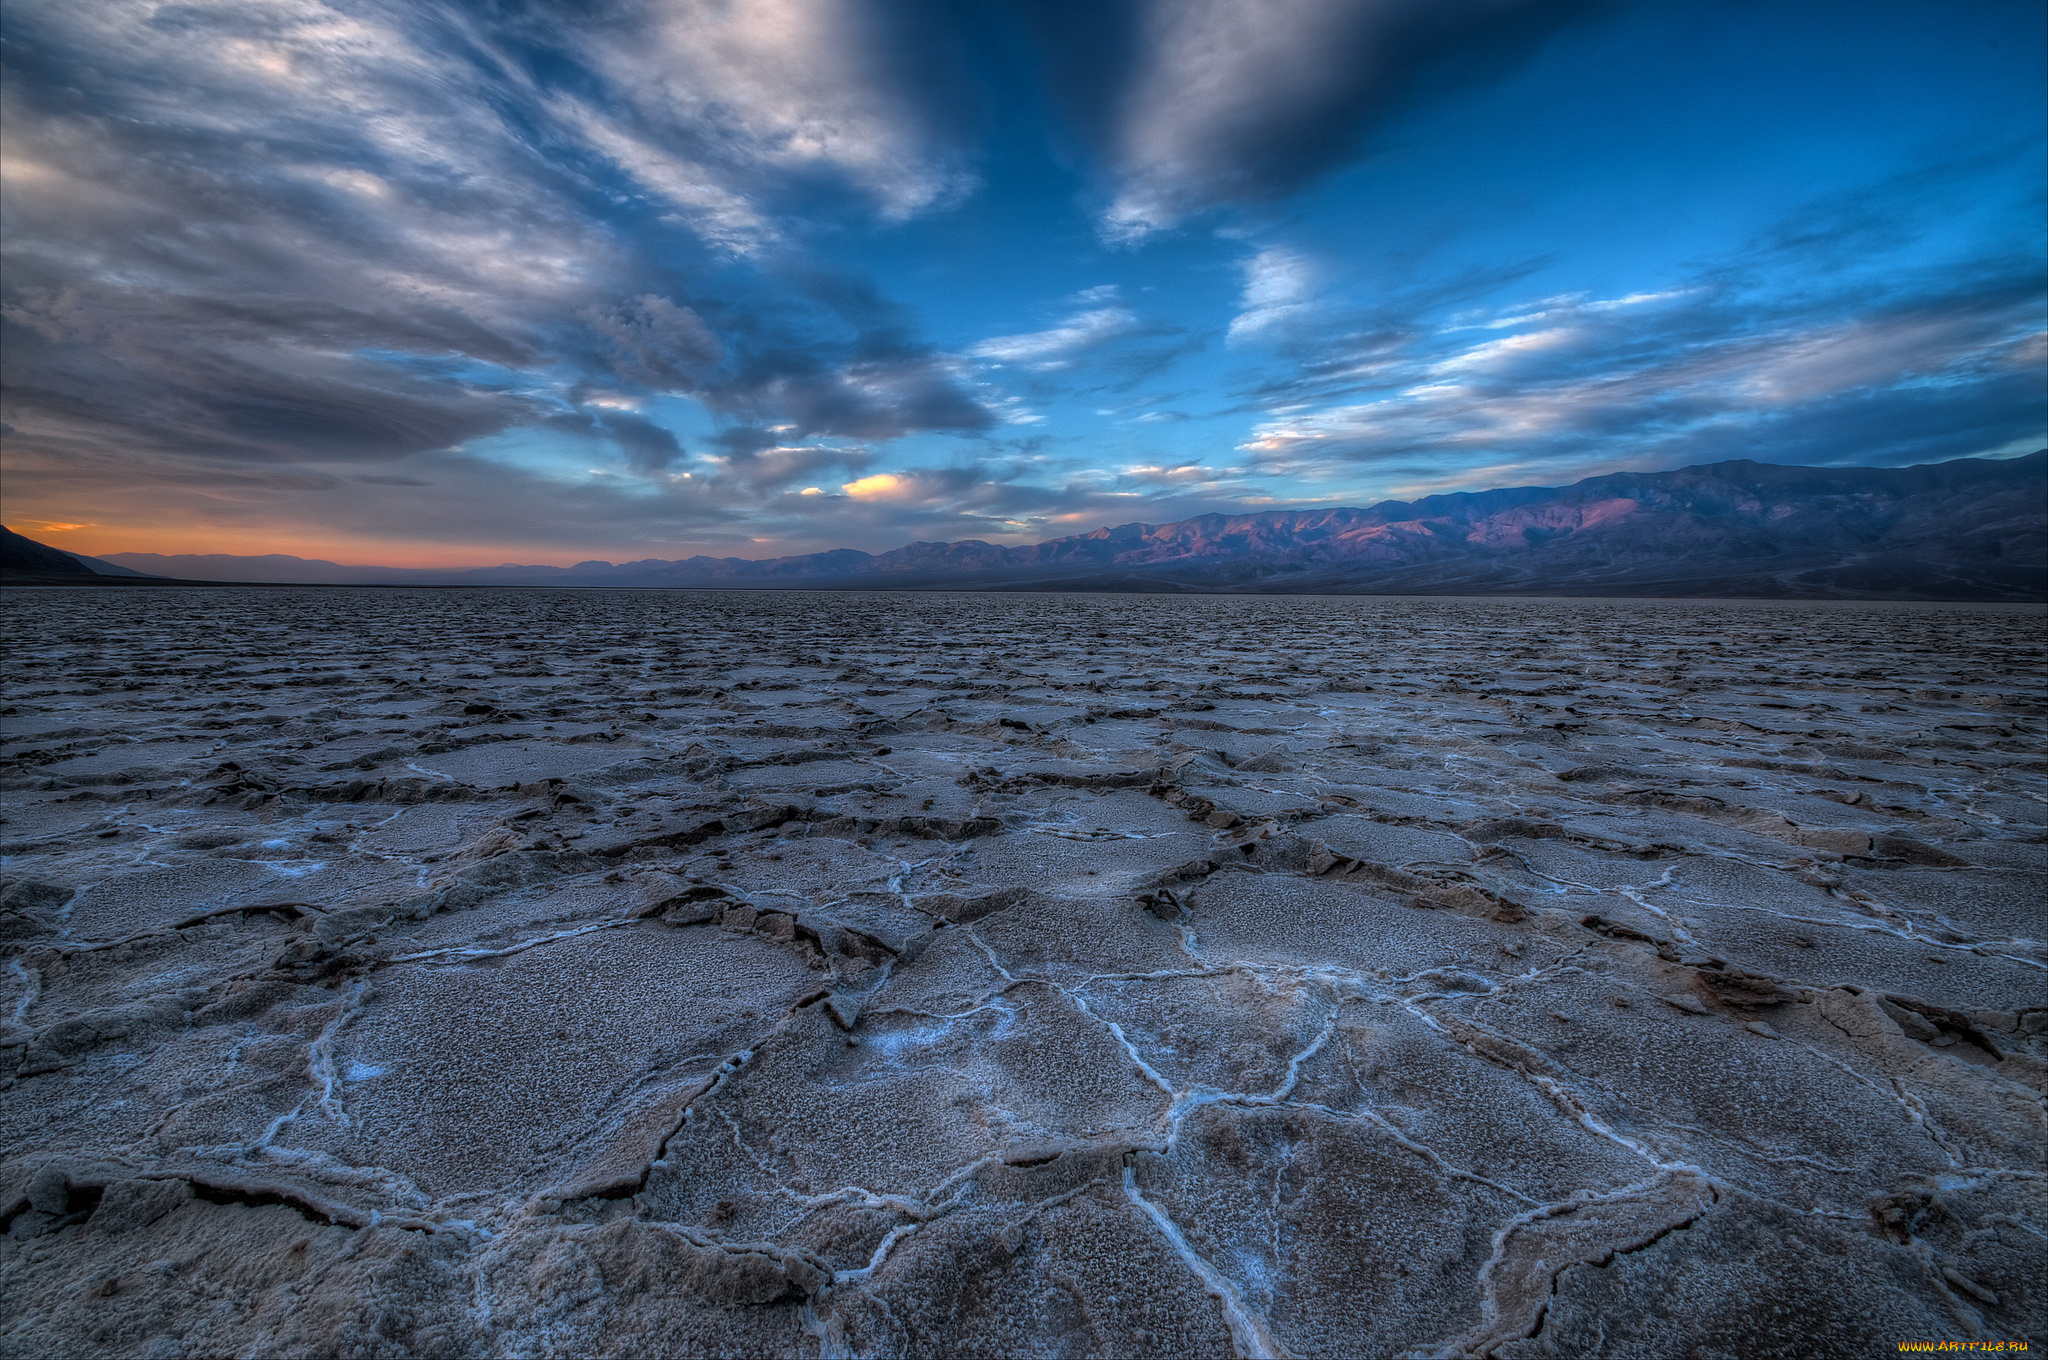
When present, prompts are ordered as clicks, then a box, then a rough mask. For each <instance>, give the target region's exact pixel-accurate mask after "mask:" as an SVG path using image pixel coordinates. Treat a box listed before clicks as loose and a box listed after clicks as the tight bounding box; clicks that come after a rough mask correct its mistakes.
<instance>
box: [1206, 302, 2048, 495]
mask: <svg viewBox="0 0 2048 1360" xmlns="http://www.w3.org/2000/svg"><path fill="white" fill-rule="evenodd" d="M1619 301H1620V302H1626V303H1628V304H1630V305H1628V306H1625V307H1624V306H1621V305H1617V303H1616V302H1600V301H1579V302H1570V301H1564V300H1558V299H1552V300H1550V301H1549V302H1548V303H1547V304H1545V305H1543V306H1541V307H1538V308H1532V309H1525V310H1523V311H1520V312H1518V313H1516V314H1515V315H1513V316H1511V317H1509V318H1505V319H1504V320H1505V321H1506V323H1507V324H1509V325H1522V326H1531V327H1535V328H1534V329H1527V330H1523V331H1521V332H1519V333H1517V334H1513V335H1507V336H1502V337H1500V338H1497V339H1487V340H1482V341H1479V342H1477V343H1472V344H1468V345H1465V346H1463V347H1457V348H1452V349H1450V350H1448V351H1445V350H1443V349H1441V348H1437V347H1433V346H1432V345H1431V344H1430V343H1429V341H1430V337H1427V336H1424V335H1421V334H1417V335H1415V336H1412V337H1410V338H1409V339H1408V340H1407V341H1405V342H1404V343H1398V344H1393V345H1390V346H1388V348H1387V350H1386V351H1385V352H1384V354H1383V355H1382V356H1381V357H1380V359H1379V361H1378V363H1377V364H1376V365H1375V366H1374V368H1373V371H1372V372H1371V373H1370V374H1369V376H1365V377H1362V378H1360V379H1359V381H1360V384H1361V386H1368V387H1370V388H1371V389H1374V390H1375V392H1376V394H1375V395H1372V396H1370V398H1369V399H1367V400H1362V401H1353V402H1347V403H1341V404H1335V405H1315V404H1310V405H1306V406H1300V407H1297V408H1296V409H1293V410H1290V411H1287V412H1286V413H1284V414H1276V415H1274V416H1273V417H1271V418H1269V419H1267V420H1265V421H1263V422H1262V423H1261V424H1260V425H1259V426H1258V427H1257V429H1256V430H1255V431H1254V433H1253V435H1252V437H1251V438H1250V439H1248V440H1247V441H1246V442H1245V443H1244V445H1243V446H1242V451H1243V452H1244V453H1245V454H1246V455H1247V457H1248V458H1249V459H1250V460H1251V462H1252V464H1253V465H1254V466H1256V467H1258V468H1260V469H1262V470H1264V471H1266V472H1268V473H1288V474H1293V475H1310V476H1322V477H1328V476H1333V475H1342V474H1344V473H1346V472H1347V471H1348V472H1353V473H1355V472H1357V471H1359V470H1361V469H1370V468H1373V467H1376V466H1381V465H1388V466H1394V465H1399V466H1402V467H1413V466H1414V465H1416V464H1418V463H1425V464H1426V463H1434V464H1435V465H1437V466H1438V467H1439V468H1440V469H1441V471H1440V473H1439V483H1440V484H1441V485H1445V486H1451V485H1462V484H1466V483H1467V482H1469V481H1470V480H1471V479H1473V478H1475V477H1476V478H1478V479H1479V480H1482V481H1487V480H1492V481H1498V479H1500V478H1501V477H1503V476H1510V475H1516V474H1530V473H1534V472H1536V470H1539V469H1542V470H1546V471H1545V472H1544V473H1543V475H1545V476H1546V477H1547V478H1550V479H1555V478H1556V477H1557V476H1559V475H1560V472H1562V471H1569V472H1571V473H1573V474H1575V475H1583V474H1584V473H1586V472H1589V471H1599V470H1611V469H1614V468H1620V467H1634V468H1653V467H1654V468H1663V467H1675V466H1681V465H1684V464H1689V463H1701V462H1714V461H1719V460H1722V459H1728V458H1755V459H1759V460H1761V461H1772V462H1798V463H1816V464H1826V463H1848V462H1857V463H1866V464H1875V465H1881V466H1882V465H1894V464H1900V463H1907V462H1918V461H1937V460H1939V459H1941V458H1945V457H1958V456H1965V455H1969V454H1973V453H1978V452H1981V451H1983V450H1986V449H1990V448H1997V447H2000V446H2002V445H2005V444H2007V443H2009V442H2011V441H2013V440H2023V439H2027V438H2029V437H2032V436H2035V435H2037V434H2038V433H2039V432H2040V424H2041V417H2040V410H2041V401H2042V397H2043V380H2042V374H2041V369H2040V365H2039V362H2038V359H2037V357H2036V356H2037V355H2038V354H2039V353H2040V347H2041V343H2042V340H2041V337H2042V330H2041V316H2040V307H2039V303H2038V298H2037V294H2036V292H2035V289H2034V287H2033V285H2032V281H2031V279H2028V278H2026V277H2007V278H1996V277H1993V278H1987V279H1982V280H1980V281H1979V286H1977V287H1976V288H1974V289H1966V290H1962V291H1959V292H1957V293H1955V294H1940V295H1935V296H1931V297H1927V296H1922V297H1909V298H1901V299H1896V300H1894V301H1893V302H1892V303H1891V304H1890V305H1889V306H1886V307H1883V308H1881V309H1872V310H1870V311H1863V312H1854V311H1852V312H1850V313H1849V314H1846V315H1845V314H1843V301H1844V300H1843V299H1840V298H1832V299H1827V300H1825V302H1823V301H1822V300H1819V299H1813V298H1806V299H1800V300H1798V301H1797V302H1796V303H1788V304H1786V305H1785V306H1784V307H1783V309H1782V312H1781V314H1780V315H1778V316H1775V317H1771V316H1761V317H1760V316H1757V315H1756V314H1755V313H1754V312H1753V311H1751V310H1750V309H1751V308H1753V307H1754V304H1755V300H1754V299H1749V298H1743V297H1740V296H1736V295H1731V293H1730V292H1729V291H1727V290H1721V289H1715V288H1709V287H1704V286H1702V287H1698V288H1690V289H1684V290H1673V291H1671V292H1668V293H1664V294H1659V295H1654V296H1640V297H1635V298H1628V299H1622V300H1619ZM1485 328H1486V327H1485V326H1484V324H1483V323H1481V329H1485ZM1470 329H1472V325H1471V323H1469V322H1468V323H1466V324H1464V325H1460V326H1457V327H1455V328H1453V330H1454V331H1467V332H1469V330H1470ZM1309 381H1310V382H1311V383H1312V384H1319V381H1320V380H1319V378H1317V379H1310V380H1309ZM1272 395H1273V394H1272V393H1271V392H1269V393H1268V397H1269V399H1270V397H1271V396H1272ZM1405 475H1406V474H1404V476H1405Z"/></svg>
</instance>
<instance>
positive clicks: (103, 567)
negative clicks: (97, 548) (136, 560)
mask: <svg viewBox="0 0 2048 1360" xmlns="http://www.w3.org/2000/svg"><path fill="white" fill-rule="evenodd" d="M57 551H58V552H61V553H63V554H64V555H65V556H66V557H68V558H70V559H71V560H72V561H74V562H77V563H78V564H79V565H81V566H83V567H84V568H85V569H86V570H87V571H89V572H93V573H95V574H96V575H99V576H140V577H146V578H147V579H149V580H157V579H159V578H157V577H154V576H150V574H149V573H148V572H146V571H137V570H135V569H134V568H133V567H124V566H121V565H120V564H119V563H116V562H109V561H107V560H106V559H105V558H102V557H87V556H86V555H85V554H84V553H75V552H73V551H71V550H70V549H69V548H59V549H58V550H57Z"/></svg>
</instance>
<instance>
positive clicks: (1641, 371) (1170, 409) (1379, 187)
mask: <svg viewBox="0 0 2048 1360" xmlns="http://www.w3.org/2000/svg"><path fill="white" fill-rule="evenodd" d="M2043 22H2044V20H2043V9H2042V7H2041V6H2040V5H2039V4H2038V3H2036V0H2010V2H2008V0H1966V2H1965V3H1956V0H1930V2H1927V3H1909V2H1905V0H1853V2H1852V0H1783V2H1781V3H1771V2H1770V0H1639V2H1638V3H1628V2H1627V0H1087V2H1086V3H1082V0H977V2H976V3H972V4H957V3H949V2H948V0H530V2H522V0H478V2H476V3H456V2H455V0H394V2H393V3H380V2H378V0H330V2H329V3H321V2H320V0H191V2H189V3H159V2H158V0H93V3H90V4H79V3H77V0H11V3H10V4H9V5H8V6H7V7H6V11H5V19H4V23H5V29H6V32H5V47H4V49H0V50H4V62H5V72H4V74H5V77H6V79H5V85H4V95H0V98H4V101H5V102H4V107H0V135H4V139H5V141H4V157H5V160H4V165H0V208H4V214H5V220H4V243H5V251H6V254H5V258H4V261H0V263H4V270H0V325H4V328H5V329H4V336H0V341H4V348H0V363H4V368H5V373H4V377H5V391H6V405H5V410H4V413H0V419H4V422H5V424H4V428H0V434H4V436H5V462H4V464H0V494H4V507H5V515H6V522H7V523H8V524H9V525H10V526H11V527H13V528H15V529H16V530H17V531H19V532H23V533H27V534H29V535H30V536H31V537H34V538H38V539H40V540H42V541H44V542H49V543H54V544H57V545H59V546H62V547H66V548H70V549H72V550H74V551H78V552H85V553H105V552H119V551H138V552H164V553H178V552H202V553H212V552H219V553H240V554H253V553H269V552H284V553H292V554H295V555H299V556H305V557H318V558H328V559H331V560H337V561H343V562H349V563H375V564H385V565H397V566H443V567H452V566H476V565H491V564H496V563H500V562H519V563H551V564H556V565H567V564H570V563H573V562H576V561H580V560H586V559H604V560H609V561H620V562H623V561H631V560H640V559H646V558H677V557H686V556H690V555H693V554H697V553H708V554H711V555H714V556H738V557H771V556H776V555H780V554H784V553H801V552H813V551H819V550H823V549H829V548H840V547H852V548H860V549H864V550H867V551H871V552H872V551H883V550H886V549H889V548H892V547H895V546H898V545H900V544H903V543H907V542H911V541H914V540H925V541H950V540H957V539H966V538H974V539H984V540H987V541H990V542H999V543H1025V542H1036V541H1039V540H1042V539H1046V538H1052V537H1057V536H1060V535H1063V534H1069V533H1076V532H1086V531H1088V530H1091V529H1094V528H1096V527H1099V526H1102V525H1111V524H1123V523H1129V522H1131V521H1145V522H1151V523H1162V522H1168V521H1172V520H1177V519H1183V518H1187V517H1189V516H1191V515H1196V514H1204V513H1210V512H1216V511H1225V512H1242V511H1246V510H1262V509H1289V508H1313V507H1323V506H1331V505H1369V504H1372V503H1374V502H1376V501H1379V500H1383V499H1387V498H1408V497H1413V496H1416V495H1422V494H1430V493H1434V492H1442V491H1456V490H1480V489H1485V488H1488V487H1496V486H1532V485H1545V486H1547V485H1561V484H1566V483H1569V482H1571V481H1574V480H1577V479H1579V478H1582V477H1587V476H1594V475H1600V474H1604V473H1611V472H1618V471H1656V470H1663V469H1667V468H1676V467H1682V466H1687V465H1692V464H1699V463H1710V462H1717V461H1721V460H1725V459H1735V458H1749V459H1756V460H1758V461H1762V462H1777V463H1796V464H1810V465H1856V466H1880V467H1884V466H1899V465H1905V464H1912V463H1925V462H1938V461H1942V460H1946V459H1951V458H1962V457H1973V456H1985V457H2001V456H2014V455H2018V454H2023V453H2027V452H2031V451H2032V450H2034V449H2036V448H2039V447H2042V446H2043V444H2044V443H2048V434H2044V416H2043V402H2044V393H2043V373H2044V341H2043V292H2044V289H2043V258H2042V257H2043V239H2042V237H2043V232H2042V223H2043V212H2044V204H2043V170H2042V167H2043V164H2044V155H2048V147H2044V140H2048V138H2044V127H2043V121H2044V113H2043V111H2044V107H2048V98H2044V91H2043V88H2042V83H2043V74H2042V73H2043V69H2044V68H2043V63H2042V60H2041V58H2042V55H2043V50H2044V33H2043Z"/></svg>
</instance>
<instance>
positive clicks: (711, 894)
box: [0, 589, 2048, 1360]
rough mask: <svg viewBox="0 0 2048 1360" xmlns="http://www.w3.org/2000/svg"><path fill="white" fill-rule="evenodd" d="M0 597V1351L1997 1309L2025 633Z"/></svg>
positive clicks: (1153, 601) (194, 1351)
mask: <svg viewBox="0 0 2048 1360" xmlns="http://www.w3.org/2000/svg"><path fill="white" fill-rule="evenodd" d="M7 605H8V613H9V616H10V622H11V626H10V634H11V636H12V637H13V638H14V639H15V645H14V646H13V647H11V648H10V655H11V661H10V669H11V673H10V675H9V687H8V690H7V695H6V699H5V709H4V713H5V718H6V725H7V746H6V751H5V754H6V766H5V776H6V779H5V787H6V789H7V792H6V798H5V801H6V809H5V816H6V821H5V824H4V826H0V834H4V838H5V841H6V846H5V852H6V857H7V858H6V885H5V896H4V904H0V906H4V911H0V929H4V932H5V946H6V949H7V951H8V954H7V959H6V965H5V969H4V984H5V986H6V988H7V989H8V991H7V995H6V996H5V997H4V998H0V1000H4V1005H5V1010H4V1012H0V1014H5V1015H6V1016H8V1017H10V1018H11V1024H10V1025H9V1027H8V1028H7V1030H6V1032H5V1034H4V1036H0V1043H4V1044H5V1049H4V1054H5V1060H6V1066H5V1072H6V1073H7V1075H6V1076H5V1078H4V1091H0V1097H4V1098H0V1212H4V1218H5V1224H6V1230H5V1236H4V1238H0V1292H4V1307H0V1353H4V1354H6V1355H8V1356H20V1357H29V1356H37V1357H40V1356H53V1355H61V1356H123V1357H126V1356H137V1357H147V1358H148V1360H169V1358H170V1357H213V1356H249V1357H259V1356H260V1357H270V1356H361V1357H374V1356H393V1357H396V1356H506V1357H546V1356H560V1357H571V1356H574V1357H594V1356H595V1357H602V1356H620V1357H626V1356H633V1357H639V1356H656V1355H659V1356H671V1355H673V1356H685V1355H691V1356H694V1355H705V1356H721V1355H732V1356H784V1355H788V1356H803V1357H853V1356H859V1357H884V1356H888V1357H895V1356H903V1357H913V1356H916V1357H923V1356H930V1357H939V1356H944V1357H971V1356H1004V1357H1007V1356H1040V1355H1043V1356H1095V1355H1101V1356H1146V1355H1158V1356H1229V1355H1239V1356H1274V1357H1279V1356H1294V1357H1302V1358H1303V1360H1306V1358H1307V1357H1351V1356H1442V1357H1458V1356H1500V1357H1511V1358H1513V1360H1522V1358H1523V1357H1542V1356H1566V1357H1608V1356H1612V1357H1666V1356H1668V1357H1702V1358H1706V1360H1711V1358H1712V1357H1738V1356H1739V1357H1743V1358H1744V1360H1759V1358H1760V1357H1777V1356H1782V1357H1795V1356H1796V1357H1808V1356H1819V1355H1825V1356H1849V1355H1864V1354H1870V1355H1876V1354H1878V1353H1880V1352H1884V1353H1896V1347H1897V1343H1898V1342H1900V1341H1902V1340H1916V1339H1917V1340H1941V1339H1954V1340H1967V1339H1973V1338H1974V1339H2016V1338H2022V1337H2025V1336H2027V1335H2028V1334H2029V1332H2030V1330H2032V1331H2033V1333H2034V1336H2035V1338H2036V1339H2041V1338H2040V1333H2039V1326H2040V1323H2041V1321H2042V1318H2043V1314H2044V1310H2048V1282H2044V1278H2043V1262H2044V1260H2048V1252H2044V1250H2043V1247H2044V1233H2048V1176H2044V1165H2043V1148H2044V1145H2048V1139H2044V1116H2043V1099H2042V1090H2043V1082H2042V1077H2043V1058H2044V1057H2048V1052H2044V1048H2048V1044H2044V1038H2043V1031H2044V1028H2048V996H2044V985H2043V979H2044V962H2048V960H2044V951H2043V947H2042V945H2041V944H2040V943H2039V940H2040V937H2041V936H2042V935H2043V931H2042V928H2041V919H2042V915H2041V902H2042V901H2043V898H2044V894H2043V892H2042V886H2043V877H2044V859H2048V855H2044V844H2043V836H2042V821H2043V811H2044V805H2043V792H2044V789H2048V779H2044V768H2048V767H2044V764H2043V759H2042V747H2041V741H2040V737H2041V734H2042V731H2043V728H2044V718H2043V714H2044V705H2043V703H2042V694H2041V690H2040V676H2039V662H2040V660H2041V650H2040V647H2041V636H2040V614H2039V612H2038V611H2032V610H2022V609H2015V608H2003V607H1967V606H1897V605H1865V604H1832V605H1786V604H1758V603H1750V604H1715V603H1702V602H1683V603H1679V602H1628V603H1621V602H1607V603H1602V602H1586V601H1573V602H1545V601H1530V600H1515V601H1454V600H1453V601H1446V600H1428V601H1419V600H1406V601H1404V600H1386V599H1366V598H1346V599H1306V598H1289V599H1244V598H1215V597H1211V598H1194V599H1190V598H1155V597H1100V596H1091V597H1063V596H994V597H990V596H936V595H917V596H900V595H891V596H885V595H818V594H806V593H800V592H787V593H783V592H774V593H730V594H726V593H702V594H698V593H679V592H678V593H664V592H653V591H649V592H619V593H606V594H596V593H591V594H579V593H574V592H541V591H534V592H494V593H484V592H462V591H443V592H401V591H360V592H358V591H343V590H333V591H311V590H308V591H294V590H265V591H258V590H250V591H241V590H228V589H216V590H210V591H206V592H197V591H192V592H186V591H172V590H165V591H152V592H147V593H143V592H134V593H129V592H115V591H105V592H61V591H54V590H48V591H44V590H31V589H21V590H16V591H14V592H12V593H11V595H10V597H9V600H8V601H7Z"/></svg>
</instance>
